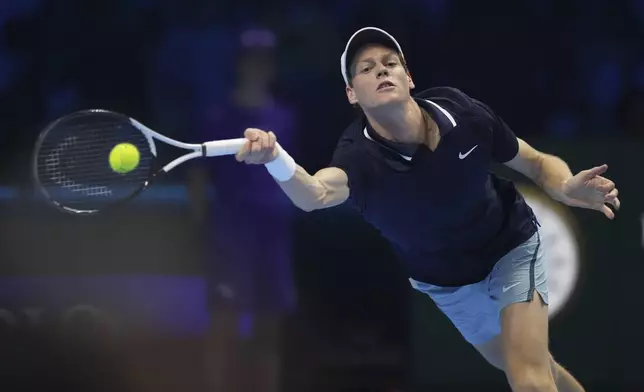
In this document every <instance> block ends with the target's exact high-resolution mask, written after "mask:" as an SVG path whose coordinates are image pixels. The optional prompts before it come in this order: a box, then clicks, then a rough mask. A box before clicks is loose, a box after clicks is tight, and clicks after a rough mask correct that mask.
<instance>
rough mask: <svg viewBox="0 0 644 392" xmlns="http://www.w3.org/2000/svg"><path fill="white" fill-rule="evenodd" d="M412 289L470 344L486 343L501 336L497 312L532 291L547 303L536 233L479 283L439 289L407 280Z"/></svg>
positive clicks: (525, 298) (526, 297) (528, 296)
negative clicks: (426, 300) (427, 300)
mask: <svg viewBox="0 0 644 392" xmlns="http://www.w3.org/2000/svg"><path fill="white" fill-rule="evenodd" d="M409 280H410V282H411V285H412V287H413V288H414V289H416V290H418V291H420V292H421V293H425V294H427V295H429V296H430V298H431V299H432V300H433V301H434V303H435V304H436V306H438V308H439V309H440V310H441V311H442V312H443V313H444V314H445V315H446V316H447V317H448V318H449V319H450V320H451V321H452V323H453V324H454V326H455V327H456V328H457V329H458V330H459V331H460V333H461V335H463V337H464V338H465V340H467V341H468V342H470V343H471V344H474V345H478V344H482V343H485V342H487V341H488V340H490V339H492V338H494V337H495V336H497V335H499V334H500V333H501V310H502V309H503V308H505V307H506V306H508V305H510V304H513V303H516V302H529V301H532V297H533V295H534V290H535V289H536V290H537V292H538V293H539V294H540V295H541V298H542V299H543V301H544V302H545V303H546V304H547V303H548V280H547V275H546V261H545V259H544V251H543V247H542V245H541V239H540V234H539V232H537V233H536V234H535V235H533V236H532V238H530V239H529V240H527V241H526V242H524V243H523V244H521V245H519V246H518V247H516V248H514V249H513V250H511V251H510V252H509V253H508V254H506V255H505V256H503V257H502V258H501V259H500V260H499V261H498V262H497V263H496V265H495V266H494V268H493V269H492V272H490V274H489V275H488V276H487V277H486V278H485V279H484V280H482V281H480V282H478V283H473V284H470V285H466V286H460V287H439V286H434V285H431V284H427V283H423V282H419V281H416V280H414V279H409Z"/></svg>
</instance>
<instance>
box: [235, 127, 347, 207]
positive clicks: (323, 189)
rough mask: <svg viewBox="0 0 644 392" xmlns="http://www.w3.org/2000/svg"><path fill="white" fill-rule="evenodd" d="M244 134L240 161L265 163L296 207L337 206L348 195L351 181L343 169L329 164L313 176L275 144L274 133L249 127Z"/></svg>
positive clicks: (239, 156)
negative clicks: (244, 139) (245, 140)
mask: <svg viewBox="0 0 644 392" xmlns="http://www.w3.org/2000/svg"><path fill="white" fill-rule="evenodd" d="M244 137H246V139H248V141H247V142H246V144H245V145H244V147H243V148H242V149H241V150H240V151H239V152H238V153H237V155H236V159H237V161H239V162H246V163H249V164H263V165H265V166H266V168H267V169H268V171H269V173H271V175H272V176H273V177H274V178H275V180H276V181H277V183H278V184H279V186H280V187H281V188H282V190H283V191H284V193H285V194H286V196H288V197H289V199H291V201H292V202H293V204H294V205H295V206H296V207H298V208H300V209H302V210H304V211H313V210H318V209H322V208H328V207H333V206H336V205H338V204H341V203H343V202H344V201H345V200H347V198H348V197H349V186H348V182H349V180H348V177H347V174H346V173H345V172H344V171H343V170H341V169H338V168H336V167H329V168H325V169H322V170H319V171H318V172H317V173H315V174H314V175H311V174H309V173H307V171H306V170H304V169H303V168H302V167H301V166H299V165H297V164H296V163H295V161H294V160H293V158H291V156H290V155H288V153H287V152H286V151H284V150H282V149H280V148H277V147H276V146H277V145H276V137H275V134H273V133H272V132H264V131H262V130H260V129H247V130H246V131H245V132H244Z"/></svg>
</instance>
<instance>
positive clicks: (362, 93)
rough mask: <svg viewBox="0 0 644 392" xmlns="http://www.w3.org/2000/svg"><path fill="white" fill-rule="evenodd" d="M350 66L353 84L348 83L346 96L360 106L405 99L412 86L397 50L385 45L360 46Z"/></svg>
mask: <svg viewBox="0 0 644 392" xmlns="http://www.w3.org/2000/svg"><path fill="white" fill-rule="evenodd" d="M351 70H352V74H353V79H352V84H353V86H347V88H346V91H347V98H348V99H349V102H350V103H351V104H359V105H360V106H361V107H362V108H363V109H371V108H375V107H380V106H383V105H388V104H396V103H401V102H406V101H407V100H409V98H410V89H413V88H414V83H413V81H412V80H411V77H410V76H409V74H408V73H407V71H406V70H405V67H404V66H403V64H402V62H401V59H400V57H399V56H398V54H397V53H396V52H395V51H394V50H392V49H389V48H387V47H384V46H380V45H372V46H367V47H365V48H364V49H362V50H361V51H360V52H358V54H357V55H356V56H355V61H354V64H353V66H352V68H351Z"/></svg>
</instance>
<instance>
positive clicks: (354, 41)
mask: <svg viewBox="0 0 644 392" xmlns="http://www.w3.org/2000/svg"><path fill="white" fill-rule="evenodd" d="M370 44H378V45H383V46H385V47H388V48H391V49H393V50H395V51H396V52H397V53H398V54H400V55H401V57H403V58H404V55H403V52H402V49H401V48H400V45H399V44H398V41H396V39H395V38H394V37H393V36H392V35H391V34H389V33H387V32H386V31H384V30H381V29H378V28H376V27H365V28H363V29H360V30H358V31H357V32H355V33H354V34H353V36H352V37H351V38H350V39H349V42H348V43H347V46H346V48H345V51H344V53H342V58H341V67H342V76H343V77H344V81H345V83H347V84H349V79H350V75H351V70H350V67H351V64H352V63H353V61H354V58H355V56H356V54H357V53H358V52H359V51H360V49H362V48H363V47H365V46H366V45H370Z"/></svg>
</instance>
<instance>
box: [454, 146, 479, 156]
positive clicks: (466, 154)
mask: <svg viewBox="0 0 644 392" xmlns="http://www.w3.org/2000/svg"><path fill="white" fill-rule="evenodd" d="M478 146H479V145H478V144H477V145H476V146H474V147H472V149H471V150H469V151H468V152H466V153H465V154H463V153H461V152H459V153H458V159H465V158H467V156H468V155H470V154H471V153H472V151H474V150H475V149H476V147H478Z"/></svg>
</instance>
